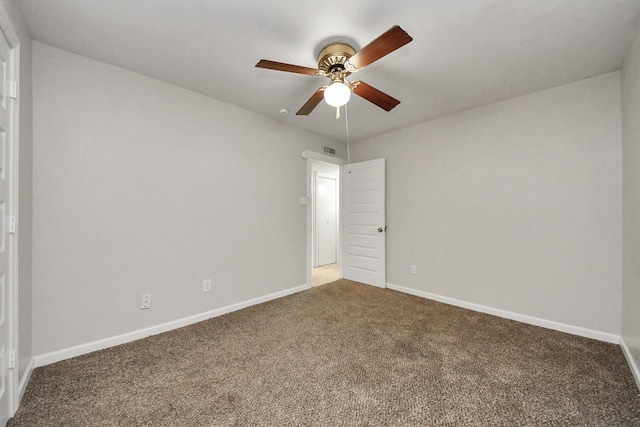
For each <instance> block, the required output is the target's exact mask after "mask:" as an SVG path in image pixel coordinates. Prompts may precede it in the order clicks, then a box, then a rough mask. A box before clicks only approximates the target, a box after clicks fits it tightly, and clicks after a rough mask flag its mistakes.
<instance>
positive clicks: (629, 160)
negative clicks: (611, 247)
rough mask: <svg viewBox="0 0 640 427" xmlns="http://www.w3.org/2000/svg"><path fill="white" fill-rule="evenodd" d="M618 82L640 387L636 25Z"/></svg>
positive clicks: (629, 304) (630, 326)
mask: <svg viewBox="0 0 640 427" xmlns="http://www.w3.org/2000/svg"><path fill="white" fill-rule="evenodd" d="M621 81H622V159H623V164H622V170H623V190H624V191H623V218H624V221H623V224H624V225H623V235H624V238H623V254H624V264H623V292H622V338H623V341H624V343H625V344H626V346H627V348H628V349H629V351H630V353H631V358H632V359H633V362H632V364H635V370H634V373H635V375H636V382H637V383H638V386H640V372H639V371H638V367H640V26H639V27H638V32H637V34H636V36H635V39H634V41H633V43H632V44H631V46H630V48H629V50H628V52H627V55H626V57H625V61H624V66H623V67H622V73H621Z"/></svg>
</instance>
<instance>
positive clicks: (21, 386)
mask: <svg viewBox="0 0 640 427" xmlns="http://www.w3.org/2000/svg"><path fill="white" fill-rule="evenodd" d="M35 368H36V361H35V359H34V358H32V359H31V360H30V361H29V364H28V365H27V369H25V371H24V374H23V375H22V378H20V382H19V383H18V404H19V403H20V401H21V400H22V396H24V392H25V391H27V385H28V384H29V381H30V380H31V374H32V373H33V370H34V369H35Z"/></svg>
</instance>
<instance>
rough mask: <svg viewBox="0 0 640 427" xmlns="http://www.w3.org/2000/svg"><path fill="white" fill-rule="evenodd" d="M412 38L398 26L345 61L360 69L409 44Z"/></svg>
mask: <svg viewBox="0 0 640 427" xmlns="http://www.w3.org/2000/svg"><path fill="white" fill-rule="evenodd" d="M411 40H413V38H412V37H411V36H410V35H409V34H407V32H406V31H405V30H403V29H402V28H400V27H399V26H398V25H396V26H393V27H391V28H390V29H389V30H388V31H387V32H386V33H384V34H382V35H381V36H379V37H378V38H377V39H375V40H373V41H372V42H371V43H369V44H368V45H366V46H365V47H363V48H362V49H360V50H359V51H358V52H356V53H355V55H353V56H352V57H351V58H349V60H348V61H347V62H348V64H349V65H351V66H353V67H354V68H356V69H361V68H364V67H366V66H367V65H369V64H372V63H373V62H375V61H377V60H378V59H380V58H382V57H383V56H386V55H388V54H390V53H391V52H393V51H394V50H396V49H398V48H400V47H402V46H404V45H405V44H407V43H409V42H410V41H411Z"/></svg>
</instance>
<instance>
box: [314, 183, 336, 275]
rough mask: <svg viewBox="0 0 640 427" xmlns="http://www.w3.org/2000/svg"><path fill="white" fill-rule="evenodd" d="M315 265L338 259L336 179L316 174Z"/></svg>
mask: <svg viewBox="0 0 640 427" xmlns="http://www.w3.org/2000/svg"><path fill="white" fill-rule="evenodd" d="M315 206H316V231H317V233H316V236H317V238H316V242H317V248H316V254H318V259H317V266H318V267H320V266H322V265H327V264H334V263H336V262H337V261H338V212H337V208H338V179H337V178H336V177H332V176H328V175H322V174H320V173H318V174H316V204H315Z"/></svg>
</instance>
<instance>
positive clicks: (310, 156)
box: [302, 150, 345, 289]
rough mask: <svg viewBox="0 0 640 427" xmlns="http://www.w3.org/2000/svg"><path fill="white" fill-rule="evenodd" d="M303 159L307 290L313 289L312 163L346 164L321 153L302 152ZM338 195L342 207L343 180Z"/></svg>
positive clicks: (339, 225)
mask: <svg viewBox="0 0 640 427" xmlns="http://www.w3.org/2000/svg"><path fill="white" fill-rule="evenodd" d="M302 158H303V159H306V161H307V179H306V184H305V186H306V189H307V190H306V205H307V262H306V265H307V283H306V287H307V289H310V288H311V268H312V261H311V256H312V241H313V238H312V231H311V229H312V226H313V218H312V215H313V213H312V212H311V197H312V192H311V190H312V189H311V185H312V183H311V176H312V174H313V172H312V170H311V163H312V162H313V161H314V160H315V161H319V162H324V163H330V164H333V165H338V166H342V165H343V164H344V163H345V162H344V160H342V159H339V158H337V157H331V156H327V155H326V154H321V153H316V152H315V151H310V150H307V151H303V152H302ZM338 195H339V199H338V205H339V206H341V205H342V180H338ZM340 212H342V210H340ZM341 236H342V221H338V239H341ZM341 246H342V245H341V244H340V243H338V266H339V277H342V249H341Z"/></svg>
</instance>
